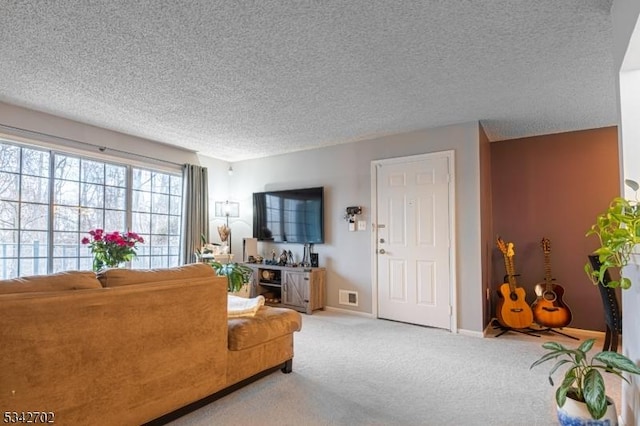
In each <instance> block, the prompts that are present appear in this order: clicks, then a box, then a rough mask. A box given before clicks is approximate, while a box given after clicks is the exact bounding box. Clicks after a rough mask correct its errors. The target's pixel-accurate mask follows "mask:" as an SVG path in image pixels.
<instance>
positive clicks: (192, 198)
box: [180, 164, 209, 264]
mask: <svg viewBox="0 0 640 426" xmlns="http://www.w3.org/2000/svg"><path fill="white" fill-rule="evenodd" d="M207 175H208V174H207V168H206V167H200V166H196V165H194V164H185V165H184V166H183V168H182V182H183V192H182V198H183V203H182V206H183V208H182V211H183V215H182V221H183V222H182V253H180V263H181V264H186V263H193V262H195V261H196V260H197V259H196V256H195V251H196V249H198V248H200V247H201V246H202V241H201V239H200V235H202V234H204V235H205V237H206V238H207V240H208V239H209V181H208V176H207Z"/></svg>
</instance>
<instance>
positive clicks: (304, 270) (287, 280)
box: [244, 263, 326, 314]
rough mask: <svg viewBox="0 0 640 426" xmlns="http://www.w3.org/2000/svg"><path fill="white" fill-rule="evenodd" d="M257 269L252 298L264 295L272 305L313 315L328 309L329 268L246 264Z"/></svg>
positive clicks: (254, 275)
mask: <svg viewBox="0 0 640 426" xmlns="http://www.w3.org/2000/svg"><path fill="white" fill-rule="evenodd" d="M244 265H246V266H248V267H250V268H251V269H253V276H252V282H251V297H257V296H258V295H262V296H264V298H265V299H266V304H267V305H269V306H279V307H284V308H291V309H295V310H296V311H299V312H304V313H306V314H311V313H312V312H313V311H315V310H316V309H324V304H325V295H326V289H325V272H326V271H325V268H311V267H302V266H278V265H266V264H264V263H245V264H244Z"/></svg>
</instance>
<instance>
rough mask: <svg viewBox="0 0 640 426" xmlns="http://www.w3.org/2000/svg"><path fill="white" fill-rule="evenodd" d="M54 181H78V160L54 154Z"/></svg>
mask: <svg viewBox="0 0 640 426" xmlns="http://www.w3.org/2000/svg"><path fill="white" fill-rule="evenodd" d="M54 163H55V166H54V167H55V173H54V176H55V178H56V179H68V180H76V181H77V180H79V179H80V159H79V158H74V157H68V156H66V155H60V154H56V155H55V156H54Z"/></svg>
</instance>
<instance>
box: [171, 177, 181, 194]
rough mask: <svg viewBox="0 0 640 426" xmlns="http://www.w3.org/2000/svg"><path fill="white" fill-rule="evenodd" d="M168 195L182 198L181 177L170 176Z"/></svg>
mask: <svg viewBox="0 0 640 426" xmlns="http://www.w3.org/2000/svg"><path fill="white" fill-rule="evenodd" d="M170 182H171V183H170V186H171V187H170V193H171V195H178V196H182V177H181V176H175V175H171V181H170Z"/></svg>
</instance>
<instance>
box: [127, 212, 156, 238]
mask: <svg viewBox="0 0 640 426" xmlns="http://www.w3.org/2000/svg"><path fill="white" fill-rule="evenodd" d="M131 219H132V225H131V226H132V227H131V229H132V230H133V231H134V232H137V233H138V234H149V233H150V232H151V215H150V214H149V213H133V215H132V217H131Z"/></svg>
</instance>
